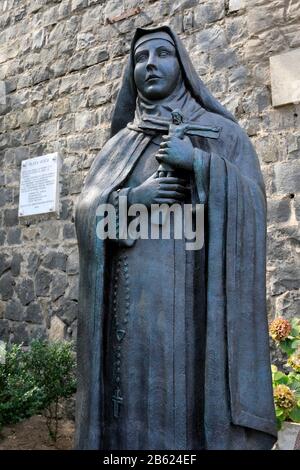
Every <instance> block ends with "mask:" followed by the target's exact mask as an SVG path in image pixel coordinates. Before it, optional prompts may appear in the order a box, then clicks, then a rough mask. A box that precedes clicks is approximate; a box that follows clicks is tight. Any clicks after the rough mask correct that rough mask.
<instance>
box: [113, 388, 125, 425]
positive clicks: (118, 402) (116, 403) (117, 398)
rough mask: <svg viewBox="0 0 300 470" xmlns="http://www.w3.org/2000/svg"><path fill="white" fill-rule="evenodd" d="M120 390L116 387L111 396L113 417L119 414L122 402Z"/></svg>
mask: <svg viewBox="0 0 300 470" xmlns="http://www.w3.org/2000/svg"><path fill="white" fill-rule="evenodd" d="M120 394H121V390H120V389H119V388H117V390H116V391H115V394H114V395H113V397H112V401H113V403H114V417H115V418H118V417H119V416H120V405H122V403H123V397H121V395H120Z"/></svg>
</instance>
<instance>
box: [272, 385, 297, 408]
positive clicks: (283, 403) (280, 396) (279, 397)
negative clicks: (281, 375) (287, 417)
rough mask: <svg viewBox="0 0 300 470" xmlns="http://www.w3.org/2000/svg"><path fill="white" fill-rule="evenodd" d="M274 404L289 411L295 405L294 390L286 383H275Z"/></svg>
mask: <svg viewBox="0 0 300 470" xmlns="http://www.w3.org/2000/svg"><path fill="white" fill-rule="evenodd" d="M274 400H275V405H277V406H278V407H279V408H283V409H285V410H287V411H291V410H292V409H293V408H294V406H295V405H296V398H295V394H294V392H293V391H292V390H291V389H290V387H288V386H287V385H283V384H280V385H277V386H276V387H275V388H274Z"/></svg>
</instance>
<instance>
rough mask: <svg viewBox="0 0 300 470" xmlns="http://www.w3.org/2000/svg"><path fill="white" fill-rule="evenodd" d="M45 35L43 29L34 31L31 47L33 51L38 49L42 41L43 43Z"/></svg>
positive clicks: (41, 45) (42, 43)
mask: <svg viewBox="0 0 300 470" xmlns="http://www.w3.org/2000/svg"><path fill="white" fill-rule="evenodd" d="M45 39H46V35H45V30H44V29H40V30H39V31H35V32H34V33H33V36H32V49H33V51H36V52H37V51H39V50H40V49H41V48H42V47H43V45H44V43H45Z"/></svg>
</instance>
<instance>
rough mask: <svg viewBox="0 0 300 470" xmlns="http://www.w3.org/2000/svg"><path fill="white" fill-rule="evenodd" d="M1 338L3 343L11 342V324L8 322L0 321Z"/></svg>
mask: <svg viewBox="0 0 300 470" xmlns="http://www.w3.org/2000/svg"><path fill="white" fill-rule="evenodd" d="M0 338H1V340H2V341H5V342H8V340H9V322H8V320H0Z"/></svg>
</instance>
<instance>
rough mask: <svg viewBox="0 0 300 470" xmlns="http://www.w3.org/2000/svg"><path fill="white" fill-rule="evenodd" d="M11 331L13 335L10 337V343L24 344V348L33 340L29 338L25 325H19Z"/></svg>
mask: <svg viewBox="0 0 300 470" xmlns="http://www.w3.org/2000/svg"><path fill="white" fill-rule="evenodd" d="M11 331H12V334H11V337H10V341H11V342H12V343H16V344H20V343H23V345H24V346H28V344H29V342H30V340H31V339H32V338H29V332H28V330H27V328H26V324H25V323H19V324H16V325H14V326H13V328H12V330H11Z"/></svg>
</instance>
